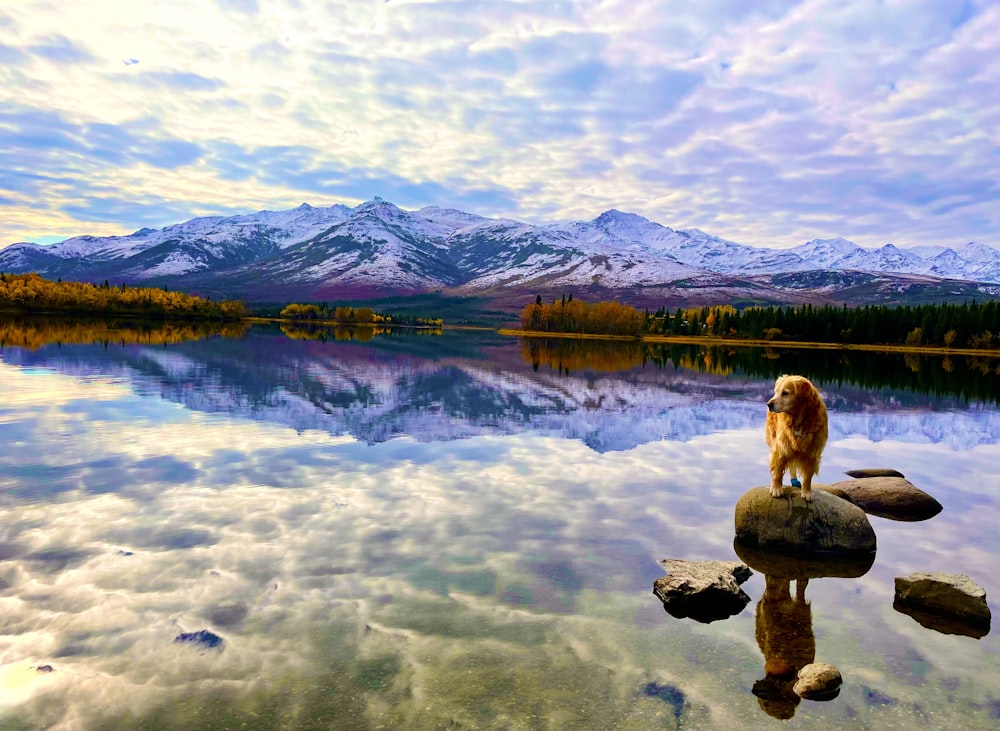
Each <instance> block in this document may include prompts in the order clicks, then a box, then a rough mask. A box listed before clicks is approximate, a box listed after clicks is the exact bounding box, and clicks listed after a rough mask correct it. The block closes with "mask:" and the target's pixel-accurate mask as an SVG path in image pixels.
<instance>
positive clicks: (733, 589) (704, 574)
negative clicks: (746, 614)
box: [653, 559, 753, 624]
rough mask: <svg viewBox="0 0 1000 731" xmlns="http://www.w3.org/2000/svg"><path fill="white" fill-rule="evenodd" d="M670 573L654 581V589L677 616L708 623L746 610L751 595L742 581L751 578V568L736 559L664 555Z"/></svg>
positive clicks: (666, 606)
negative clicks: (671, 556)
mask: <svg viewBox="0 0 1000 731" xmlns="http://www.w3.org/2000/svg"><path fill="white" fill-rule="evenodd" d="M659 563H660V565H661V566H662V567H663V569H664V570H665V571H666V572H667V573H668V574H670V575H669V576H665V577H663V578H662V579H657V580H656V581H654V582H653V593H654V594H656V596H657V597H659V599H660V601H661V602H663V608H664V609H665V610H666V611H667V613H668V614H670V616H672V617H676V618H677V619H684V618H686V617H689V618H691V619H694V620H696V621H698V622H702V623H706V624H707V623H708V622H714V621H716V620H719V619H727V618H729V617H732V616H733V615H735V614H739V613H740V612H742V611H743V608H744V607H746V605H747V604H749V603H750V597H749V596H747V594H746V592H744V591H743V590H742V589H740V587H739V585H740V584H742V583H743V582H744V581H746V580H747V579H748V578H750V576H751V574H753V572H752V571H751V570H750V568H749V567H748V566H746V565H744V564H741V563H739V562H737V561H684V560H681V559H662V560H661V561H660V562H659Z"/></svg>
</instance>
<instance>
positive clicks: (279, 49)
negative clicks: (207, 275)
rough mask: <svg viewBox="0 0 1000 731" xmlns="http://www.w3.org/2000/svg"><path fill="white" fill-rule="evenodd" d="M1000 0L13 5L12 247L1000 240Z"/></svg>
mask: <svg viewBox="0 0 1000 731" xmlns="http://www.w3.org/2000/svg"><path fill="white" fill-rule="evenodd" d="M998 89H1000V2H998V1H997V0H972V1H970V2H963V1H962V0H913V1H902V0H900V1H894V0H885V1H881V2H877V1H876V0H802V1H801V2H792V1H788V2H785V1H782V0H761V1H759V2H757V1H755V2H747V1H746V0H699V2H696V3H695V2H688V1H686V0H682V1H673V2H671V1H666V0H663V1H661V0H581V1H579V2H559V1H553V0H544V1H541V0H540V1H535V0H508V1H502V2H501V1H493V0H384V1H383V0H371V1H369V0H345V1H344V2H331V1H330V0H161V1H160V2H155V3H154V2H151V1H145V2H144V1H141V0H138V1H137V0H127V1H125V0H52V1H51V2H48V1H36V0H0V248H2V247H4V246H7V245H10V244H12V243H15V242H18V241H35V242H38V243H51V242H54V241H60V240H62V239H65V238H68V237H70V236H76V235H82V234H91V235H112V234H122V233H129V232H131V231H134V230H136V229H139V228H142V227H147V226H148V227H152V228H160V227H163V226H166V225H169V224H173V223H178V222H181V221H185V220H188V219H190V218H194V217H196V216H204V215H233V214H238V213H248V212H252V211H257V210H264V209H269V210H282V209H286V208H292V207H294V206H297V205H299V204H300V203H302V202H308V203H310V204H311V205H314V206H325V205H332V204H334V203H344V204H347V205H357V204H358V203H361V202H363V201H365V200H370V199H371V198H373V197H375V196H381V197H383V198H385V199H387V200H390V201H392V202H393V203H395V204H397V205H399V206H400V207H402V208H405V209H408V210H413V209H418V208H421V207H423V206H427V205H437V206H444V207H452V208H459V209H461V210H465V211H468V212H471V213H477V214H479V215H483V216H490V217H500V216H503V217H509V218H515V219H518V220H522V221H527V222H532V223H550V222H556V221H566V220H590V219H593V218H594V217H596V216H597V215H599V214H600V213H601V212H603V211H605V210H607V209H610V208H617V209H619V210H623V211H629V212H634V213H638V214H640V215H643V216H645V217H647V218H649V219H650V220H653V221H657V222H659V223H662V224H664V225H667V226H671V227H674V228H692V227H695V228H700V229H702V230H704V231H707V232H709V233H711V234H715V235H717V236H722V237H724V238H727V239H731V240H734V241H738V242H740V243H744V244H750V245H754V246H772V247H790V246H795V245H798V244H801V243H803V242H804V241H807V240H809V239H813V238H828V237H834V236H844V237H846V238H849V239H851V240H853V241H855V242H857V243H859V244H862V245H864V246H877V245H881V244H884V243H887V242H892V243H895V244H897V245H899V246H913V245H928V244H931V245H933V244H944V245H955V244H960V243H964V242H966V241H973V240H975V241H979V242H982V243H986V244H990V245H992V246H995V247H1000V205H998V201H1000V93H998V92H997V90H998Z"/></svg>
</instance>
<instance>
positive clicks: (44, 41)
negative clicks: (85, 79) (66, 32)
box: [28, 35, 95, 64]
mask: <svg viewBox="0 0 1000 731" xmlns="http://www.w3.org/2000/svg"><path fill="white" fill-rule="evenodd" d="M28 51H29V52H31V53H33V54H35V55H36V56H40V57H42V58H45V59H47V60H49V61H53V62H55V63H60V64H80V63H89V62H91V61H93V60H95V57H94V55H93V54H92V53H91V52H90V51H89V50H87V48H86V47H85V46H83V45H82V44H80V43H76V42H74V41H72V40H71V39H69V38H67V37H65V36H62V35H52V36H48V37H46V38H41V39H38V40H36V41H34V42H33V43H32V44H31V45H29V46H28Z"/></svg>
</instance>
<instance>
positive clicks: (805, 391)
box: [795, 379, 826, 431]
mask: <svg viewBox="0 0 1000 731" xmlns="http://www.w3.org/2000/svg"><path fill="white" fill-rule="evenodd" d="M795 399H796V401H798V400H800V399H801V401H802V414H803V415H804V417H805V419H804V420H803V428H804V429H805V430H806V431H818V430H819V429H820V427H822V426H823V422H824V421H826V405H825V404H824V403H823V398H822V396H820V395H819V389H817V388H816V387H815V386H814V385H813V384H812V383H810V382H809V381H807V380H805V379H803V380H802V381H801V382H800V383H799V391H798V393H796V394H795Z"/></svg>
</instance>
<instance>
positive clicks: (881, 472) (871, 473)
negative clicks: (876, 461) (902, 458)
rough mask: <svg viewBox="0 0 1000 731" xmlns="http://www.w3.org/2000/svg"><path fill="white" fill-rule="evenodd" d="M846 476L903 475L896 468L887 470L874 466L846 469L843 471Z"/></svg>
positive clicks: (862, 477)
mask: <svg viewBox="0 0 1000 731" xmlns="http://www.w3.org/2000/svg"><path fill="white" fill-rule="evenodd" d="M844 474H845V475H847V476H848V477H857V478H859V479H864V478H866V477H905V475H904V474H903V473H902V472H899V471H898V470H889V469H885V468H882V467H875V468H870V469H861V470H847V472H845V473H844Z"/></svg>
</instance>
